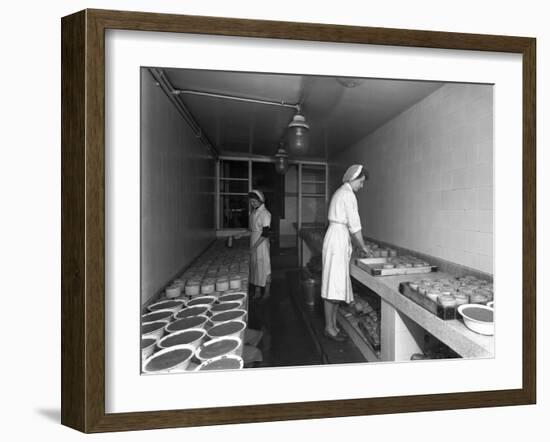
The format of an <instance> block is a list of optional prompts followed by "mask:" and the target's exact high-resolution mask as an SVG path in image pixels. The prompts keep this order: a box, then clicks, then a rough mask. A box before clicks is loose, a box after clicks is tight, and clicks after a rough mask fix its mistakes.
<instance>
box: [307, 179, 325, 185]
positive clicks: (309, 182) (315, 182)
mask: <svg viewBox="0 0 550 442" xmlns="http://www.w3.org/2000/svg"><path fill="white" fill-rule="evenodd" d="M325 183H326V181H309V180H308V181H302V184H325Z"/></svg>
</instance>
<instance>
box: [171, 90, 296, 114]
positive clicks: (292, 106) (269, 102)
mask: <svg viewBox="0 0 550 442" xmlns="http://www.w3.org/2000/svg"><path fill="white" fill-rule="evenodd" d="M172 93H173V94H174V95H182V94H187V95H200V96H203V97H212V98H221V99H224V100H233V101H242V102H246V103H256V104H266V105H270V106H280V107H287V108H290V109H294V110H296V111H297V112H300V105H299V104H298V103H296V104H291V103H285V102H284V101H272V100H259V99H256V98H247V97H239V96H237V95H226V94H215V93H212V92H203V91H195V90H191V89H173V90H172Z"/></svg>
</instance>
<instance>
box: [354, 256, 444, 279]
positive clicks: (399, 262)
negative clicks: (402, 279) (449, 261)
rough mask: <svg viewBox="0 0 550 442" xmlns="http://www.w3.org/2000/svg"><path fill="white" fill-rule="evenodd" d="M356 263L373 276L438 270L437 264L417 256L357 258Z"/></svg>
mask: <svg viewBox="0 0 550 442" xmlns="http://www.w3.org/2000/svg"><path fill="white" fill-rule="evenodd" d="M356 264H357V266H358V267H359V268H361V269H363V270H365V271H366V272H368V273H369V274H371V275H372V276H395V275H413V274H420V273H431V272H437V266H435V265H431V264H430V263H429V262H427V261H424V260H423V259H421V258H416V257H415V256H408V255H403V256H388V257H376V258H372V257H371V258H357V260H356Z"/></svg>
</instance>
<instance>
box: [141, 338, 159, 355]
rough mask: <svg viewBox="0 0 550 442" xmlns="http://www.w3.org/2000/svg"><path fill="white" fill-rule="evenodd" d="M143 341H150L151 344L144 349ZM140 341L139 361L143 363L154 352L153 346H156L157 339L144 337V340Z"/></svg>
mask: <svg viewBox="0 0 550 442" xmlns="http://www.w3.org/2000/svg"><path fill="white" fill-rule="evenodd" d="M145 339H147V340H151V342H150V343H149V344H148V345H147V346H146V347H143V341H144V340H145ZM141 341H142V342H141V345H142V347H141V360H142V361H145V359H147V358H148V357H149V356H151V355H152V354H153V352H154V351H155V346H156V345H157V342H158V339H157V338H155V337H153V336H146V337H145V338H141Z"/></svg>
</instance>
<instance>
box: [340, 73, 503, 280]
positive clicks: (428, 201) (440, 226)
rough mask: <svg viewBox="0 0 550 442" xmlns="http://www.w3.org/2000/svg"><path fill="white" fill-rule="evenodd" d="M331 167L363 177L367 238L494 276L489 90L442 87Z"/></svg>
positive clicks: (361, 204)
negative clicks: (359, 167)
mask: <svg viewBox="0 0 550 442" xmlns="http://www.w3.org/2000/svg"><path fill="white" fill-rule="evenodd" d="M330 162H331V163H336V164H338V165H340V166H346V165H349V164H352V163H363V164H365V165H366V166H367V168H368V169H369V173H370V181H369V182H368V183H367V186H366V190H365V189H364V190H363V191H360V192H359V193H358V194H357V197H358V201H359V210H360V213H361V220H362V223H363V228H364V234H365V235H367V236H371V237H374V238H378V239H380V240H383V241H388V242H391V243H394V244H397V245H400V246H402V247H406V248H411V249H414V250H417V251H420V252H424V253H428V254H431V255H435V256H438V257H440V258H443V259H446V260H450V261H453V262H456V263H458V264H462V265H465V266H468V267H471V268H475V269H478V270H481V271H484V272H488V273H493V90H492V87H491V86H486V85H460V84H448V85H445V86H443V87H442V88H440V89H438V90H437V91H435V92H434V93H432V94H431V95H430V96H428V97H427V98H425V99H424V100H422V101H421V102H419V103H417V104H416V105H414V106H412V107H411V108H409V109H408V110H406V111H405V112H403V113H402V114H400V115H398V116H397V117H396V118H394V119H393V120H391V121H390V122H388V123H387V124H385V125H384V126H382V127H381V128H379V129H378V130H377V131H375V132H374V133H372V134H371V135H370V136H368V137H366V138H365V139H363V140H361V141H360V142H359V143H357V144H356V145H354V146H352V147H351V148H349V149H347V150H345V151H344V152H342V153H341V154H339V155H338V157H336V158H331V159H330ZM333 169H334V168H333ZM336 178H337V177H333V179H336ZM338 178H339V177H338Z"/></svg>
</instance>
